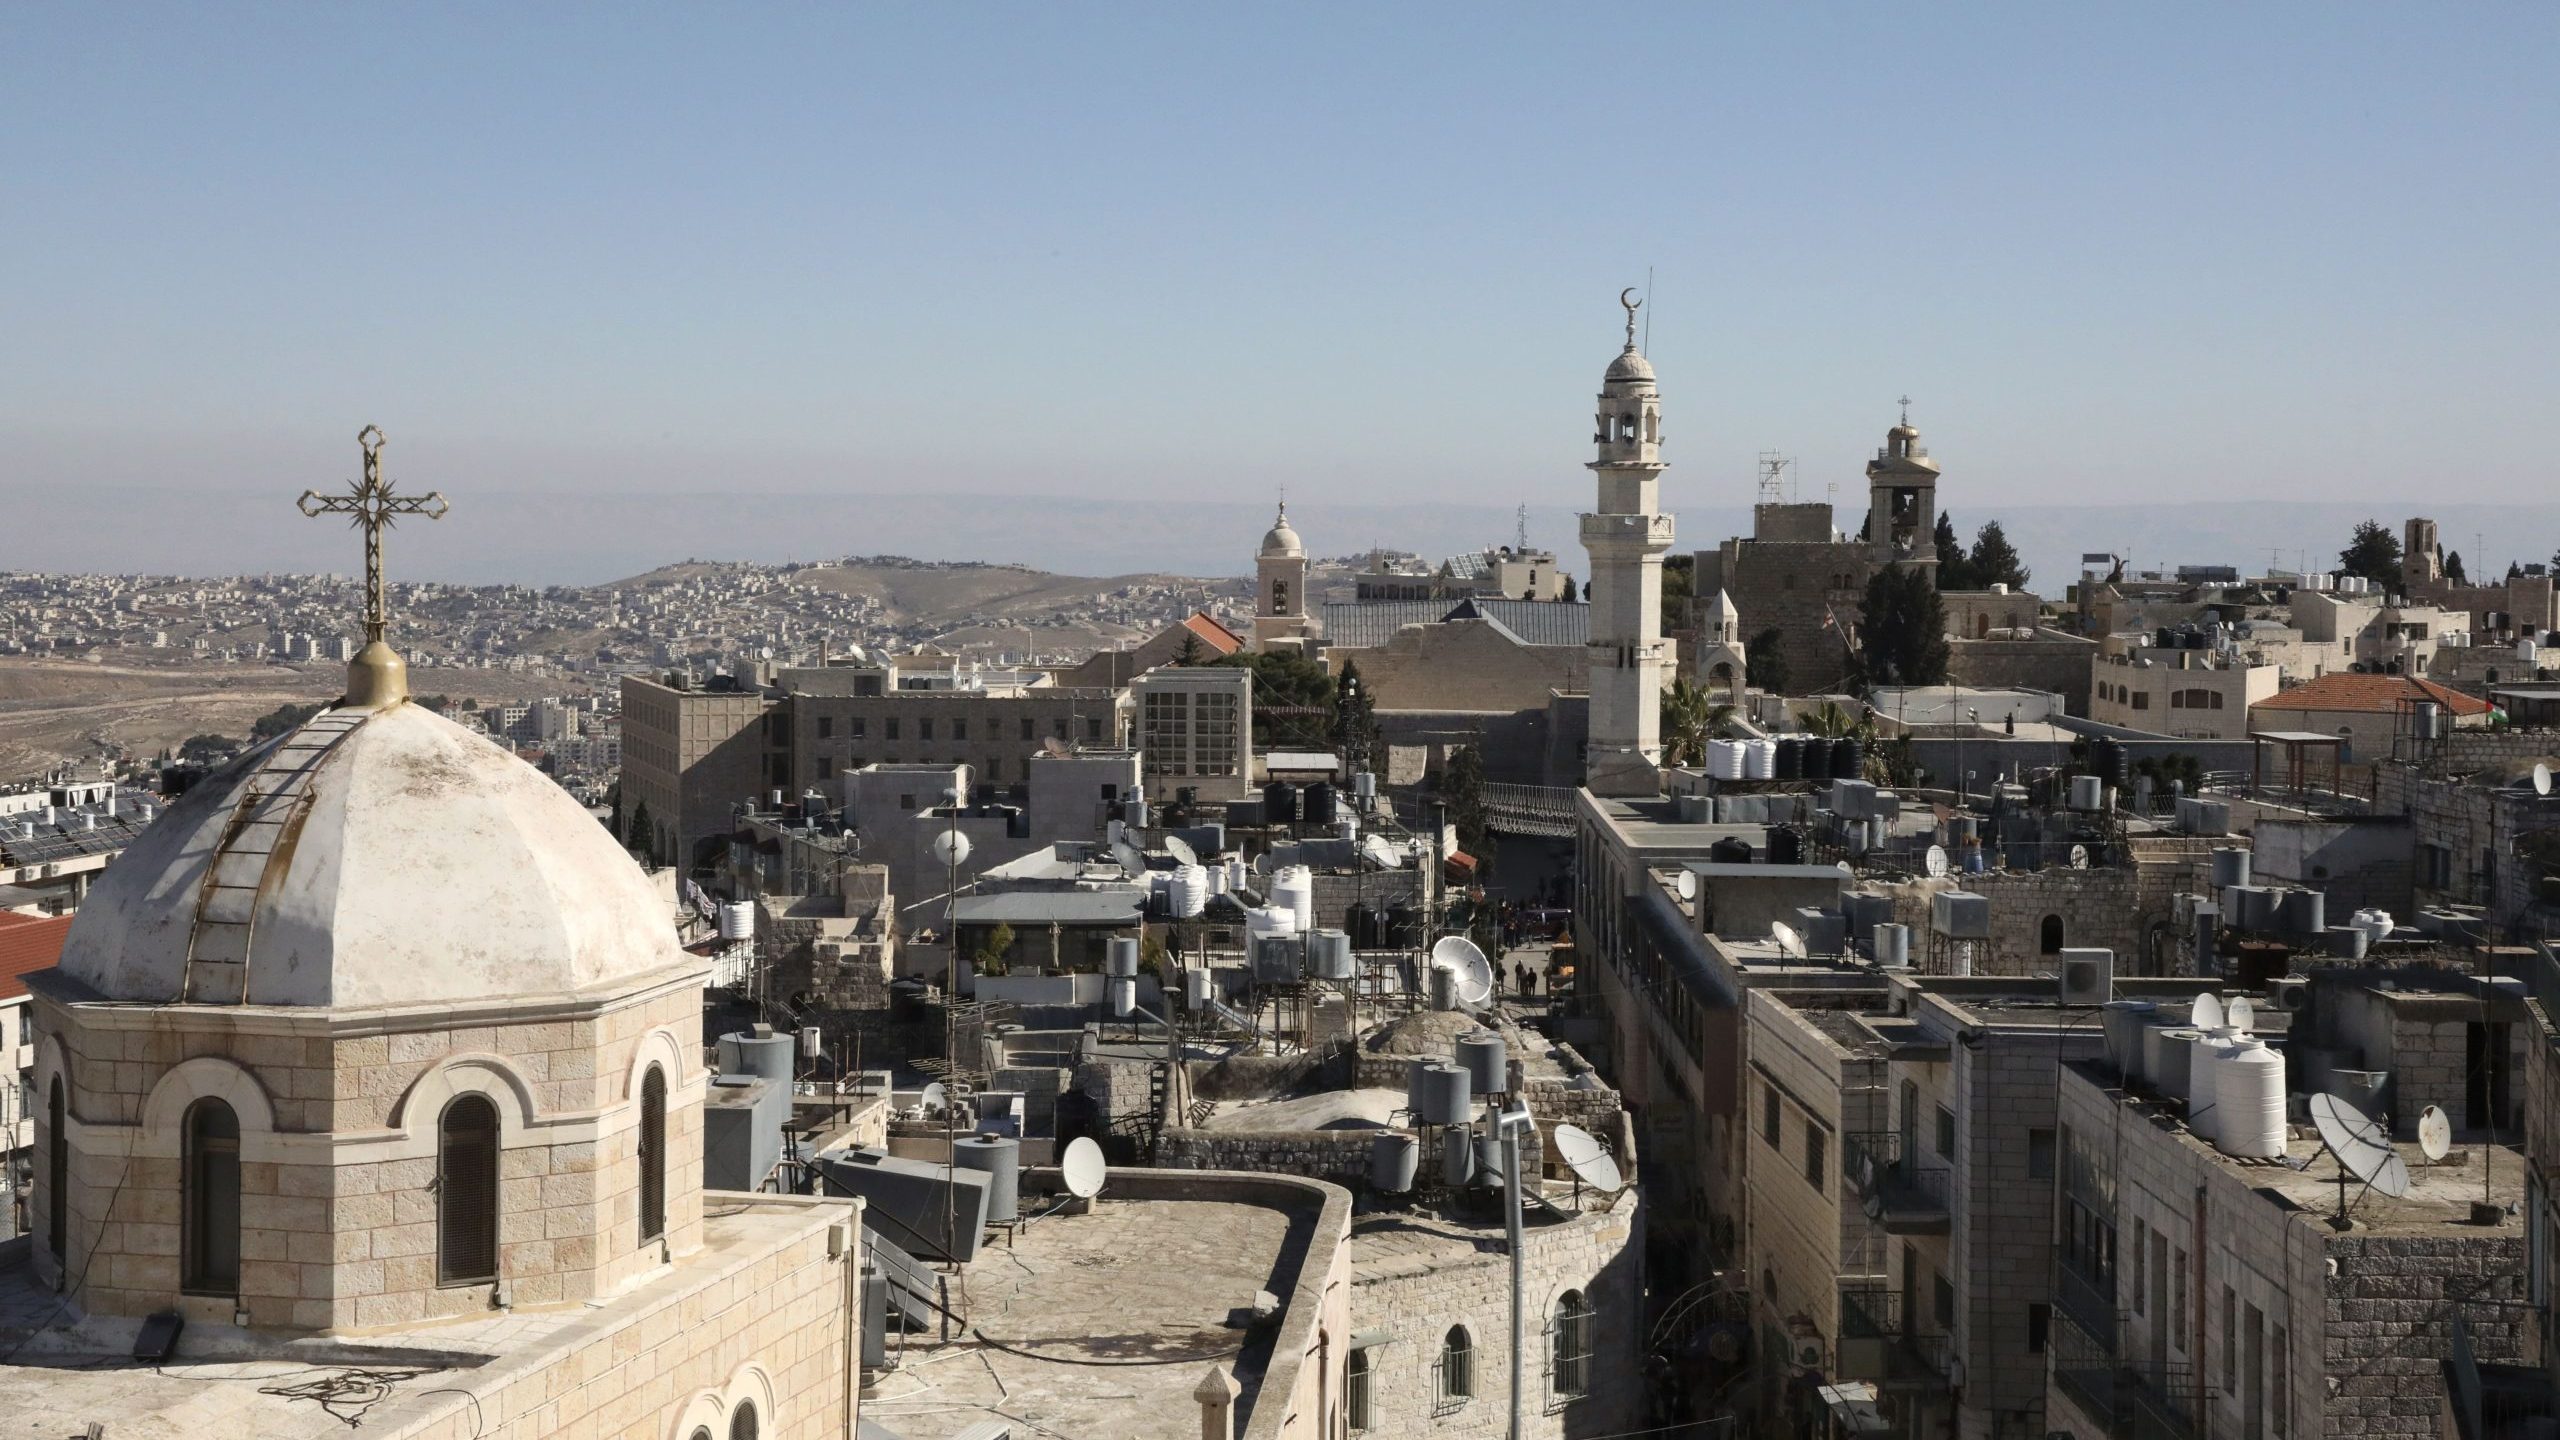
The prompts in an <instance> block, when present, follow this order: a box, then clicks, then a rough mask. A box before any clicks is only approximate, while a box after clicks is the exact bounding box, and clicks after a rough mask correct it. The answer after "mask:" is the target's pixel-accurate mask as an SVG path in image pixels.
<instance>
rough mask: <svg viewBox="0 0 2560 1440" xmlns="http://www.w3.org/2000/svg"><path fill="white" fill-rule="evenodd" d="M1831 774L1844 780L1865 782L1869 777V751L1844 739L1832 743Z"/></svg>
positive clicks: (1852, 741)
mask: <svg viewBox="0 0 2560 1440" xmlns="http://www.w3.org/2000/svg"><path fill="white" fill-rule="evenodd" d="M1831 773H1832V774H1833V775H1835V776H1837V777H1839V778H1840V779H1843V780H1863V779H1865V778H1866V775H1867V750H1866V747H1865V746H1863V745H1860V744H1859V743H1858V742H1857V741H1855V740H1851V739H1848V738H1846V737H1843V738H1841V739H1838V740H1834V741H1832V742H1831Z"/></svg>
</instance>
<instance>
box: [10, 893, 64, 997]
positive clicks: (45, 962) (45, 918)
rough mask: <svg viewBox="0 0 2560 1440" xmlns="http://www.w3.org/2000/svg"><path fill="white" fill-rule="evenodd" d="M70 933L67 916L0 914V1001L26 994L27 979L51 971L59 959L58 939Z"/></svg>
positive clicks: (60, 954)
mask: <svg viewBox="0 0 2560 1440" xmlns="http://www.w3.org/2000/svg"><path fill="white" fill-rule="evenodd" d="M70 933H71V917H70V916H68V915H19V914H16V913H14V912H11V911H5V910H0V1000H14V999H16V998H17V997H19V996H21V995H24V994H26V993H27V977H28V976H29V975H32V974H34V973H35V972H37V971H38V970H50V969H52V968H53V967H54V965H55V963H56V962H58V961H60V960H61V959H62V937H63V936H65V935H68V934H70Z"/></svg>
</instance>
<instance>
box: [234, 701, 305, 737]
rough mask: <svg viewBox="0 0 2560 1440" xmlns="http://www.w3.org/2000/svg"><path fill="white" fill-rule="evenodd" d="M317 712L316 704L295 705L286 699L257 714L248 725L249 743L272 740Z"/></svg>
mask: <svg viewBox="0 0 2560 1440" xmlns="http://www.w3.org/2000/svg"><path fill="white" fill-rule="evenodd" d="M319 713H320V707H319V706H317V705H296V704H293V703H292V702H290V701H287V702H286V703H284V704H282V705H279V706H277V707H276V708H274V709H273V710H270V711H268V712H267V713H266V714H264V715H261V716H259V717H258V718H257V720H256V722H255V723H253V724H251V725H250V727H249V743H250V744H252V745H255V744H257V743H258V742H259V741H261V740H273V739H274V738H276V737H277V736H279V735H281V734H283V733H284V732H286V731H287V730H290V729H292V728H293V727H295V726H296V725H299V724H301V723H302V722H303V721H305V720H308V719H310V718H311V717H312V716H314V715H317V714H319Z"/></svg>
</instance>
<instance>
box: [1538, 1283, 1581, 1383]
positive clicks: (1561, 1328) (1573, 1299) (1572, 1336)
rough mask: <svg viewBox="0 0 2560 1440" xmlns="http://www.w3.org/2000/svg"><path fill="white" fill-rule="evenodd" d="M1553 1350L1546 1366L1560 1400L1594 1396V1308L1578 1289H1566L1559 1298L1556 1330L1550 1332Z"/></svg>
mask: <svg viewBox="0 0 2560 1440" xmlns="http://www.w3.org/2000/svg"><path fill="white" fill-rule="evenodd" d="M1547 1343H1548V1345H1549V1346H1550V1347H1552V1350H1551V1354H1550V1358H1549V1361H1548V1365H1547V1374H1548V1377H1549V1381H1548V1383H1549V1384H1550V1385H1551V1386H1552V1387H1553V1388H1554V1390H1555V1393H1556V1395H1557V1397H1558V1398H1559V1399H1566V1400H1571V1399H1577V1398H1579V1397H1581V1396H1584V1395H1588V1394H1590V1393H1591V1305H1590V1302H1588V1301H1586V1300H1584V1299H1583V1298H1582V1292H1581V1291H1579V1290H1567V1291H1566V1292H1564V1293H1563V1294H1562V1295H1559V1296H1557V1297H1556V1318H1555V1325H1554V1328H1553V1329H1551V1330H1550V1331H1549V1332H1548V1335H1547Z"/></svg>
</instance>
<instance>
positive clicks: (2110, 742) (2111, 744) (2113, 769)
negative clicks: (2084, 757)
mask: <svg viewBox="0 0 2560 1440" xmlns="http://www.w3.org/2000/svg"><path fill="white" fill-rule="evenodd" d="M2089 773H2090V774H2092V775H2095V776H2097V777H2098V778H2099V779H2101V780H2104V781H2105V782H2107V783H2108V784H2110V785H2113V786H2115V787H2116V788H2117V789H2119V790H2121V789H2123V788H2125V787H2126V786H2128V785H2130V784H2132V783H2133V755H2132V752H2130V751H2128V750H2126V749H2125V747H2124V742H2123V741H2121V740H2116V739H2112V738H2110V737H2108V736H2104V735H2101V736H2099V737H2098V738H2097V739H2095V740H2092V741H2090V742H2089Z"/></svg>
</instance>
